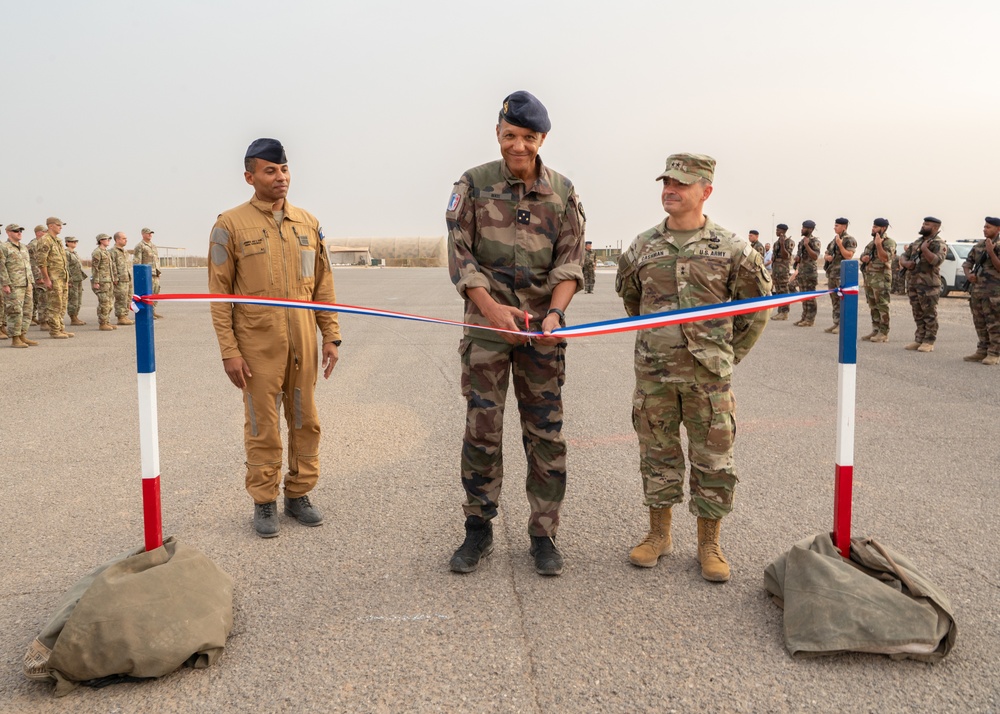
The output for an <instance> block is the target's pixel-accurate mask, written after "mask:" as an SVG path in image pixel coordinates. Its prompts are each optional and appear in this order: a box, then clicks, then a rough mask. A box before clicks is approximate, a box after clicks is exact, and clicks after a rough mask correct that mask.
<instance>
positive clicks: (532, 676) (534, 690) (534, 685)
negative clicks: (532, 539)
mask: <svg viewBox="0 0 1000 714" xmlns="http://www.w3.org/2000/svg"><path fill="white" fill-rule="evenodd" d="M503 526H504V533H505V534H506V536H507V540H508V541H509V542H511V543H512V542H513V536H512V534H511V532H510V529H511V526H510V524H509V523H508V522H507V519H504V524H503ZM510 589H511V591H512V592H513V593H514V602H515V603H516V604H517V622H518V625H519V626H520V630H521V643H522V647H523V648H524V652H525V655H526V656H527V659H528V672H527V674H528V683H529V684H530V686H531V700H532V704H533V705H534V707H533V709H534V711H535V712H538V714H541V712H542V705H541V703H540V702H539V701H538V673H537V670H536V667H535V652H534V649H533V648H532V646H531V640H529V639H528V630H527V628H526V627H525V625H524V620H525V610H524V598H523V597H521V591H520V590H518V587H517V576H516V575H515V569H514V558H513V555H512V556H511V558H510Z"/></svg>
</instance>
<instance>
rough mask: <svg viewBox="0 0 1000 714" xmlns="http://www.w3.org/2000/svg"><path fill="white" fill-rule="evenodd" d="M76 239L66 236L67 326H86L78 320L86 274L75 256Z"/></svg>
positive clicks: (78, 257)
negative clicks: (67, 273)
mask: <svg viewBox="0 0 1000 714" xmlns="http://www.w3.org/2000/svg"><path fill="white" fill-rule="evenodd" d="M77 243H78V241H77V239H76V238H74V237H73V236H66V264H67V266H68V267H69V297H68V299H67V301H66V311H67V312H68V313H69V324H71V325H86V324H87V323H86V322H84V321H83V320H81V319H80V303H81V302H83V281H84V280H86V279H87V274H86V273H85V272H83V263H81V262H80V256H78V255H77V254H76V244H77Z"/></svg>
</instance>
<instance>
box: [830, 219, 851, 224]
mask: <svg viewBox="0 0 1000 714" xmlns="http://www.w3.org/2000/svg"><path fill="white" fill-rule="evenodd" d="M834 223H836V224H837V225H841V226H846V225H850V223H851V222H850V221H849V220H847V219H846V218H838V219H837V220H835V221H834Z"/></svg>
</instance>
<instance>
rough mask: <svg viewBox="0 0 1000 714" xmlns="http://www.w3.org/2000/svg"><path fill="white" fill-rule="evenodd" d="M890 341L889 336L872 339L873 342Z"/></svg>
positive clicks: (880, 335) (876, 336) (877, 336)
mask: <svg viewBox="0 0 1000 714" xmlns="http://www.w3.org/2000/svg"><path fill="white" fill-rule="evenodd" d="M888 341H889V335H882V334H879V335H875V336H874V337H872V342H888Z"/></svg>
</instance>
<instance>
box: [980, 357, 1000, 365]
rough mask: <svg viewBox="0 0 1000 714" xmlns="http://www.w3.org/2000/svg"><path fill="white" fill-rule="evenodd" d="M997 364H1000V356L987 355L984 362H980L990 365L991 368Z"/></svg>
mask: <svg viewBox="0 0 1000 714" xmlns="http://www.w3.org/2000/svg"><path fill="white" fill-rule="evenodd" d="M997 363H1000V355H986V357H985V358H984V359H983V361H982V362H980V364H985V365H989V366H991V367H992V366H993V365H995V364H997Z"/></svg>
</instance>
